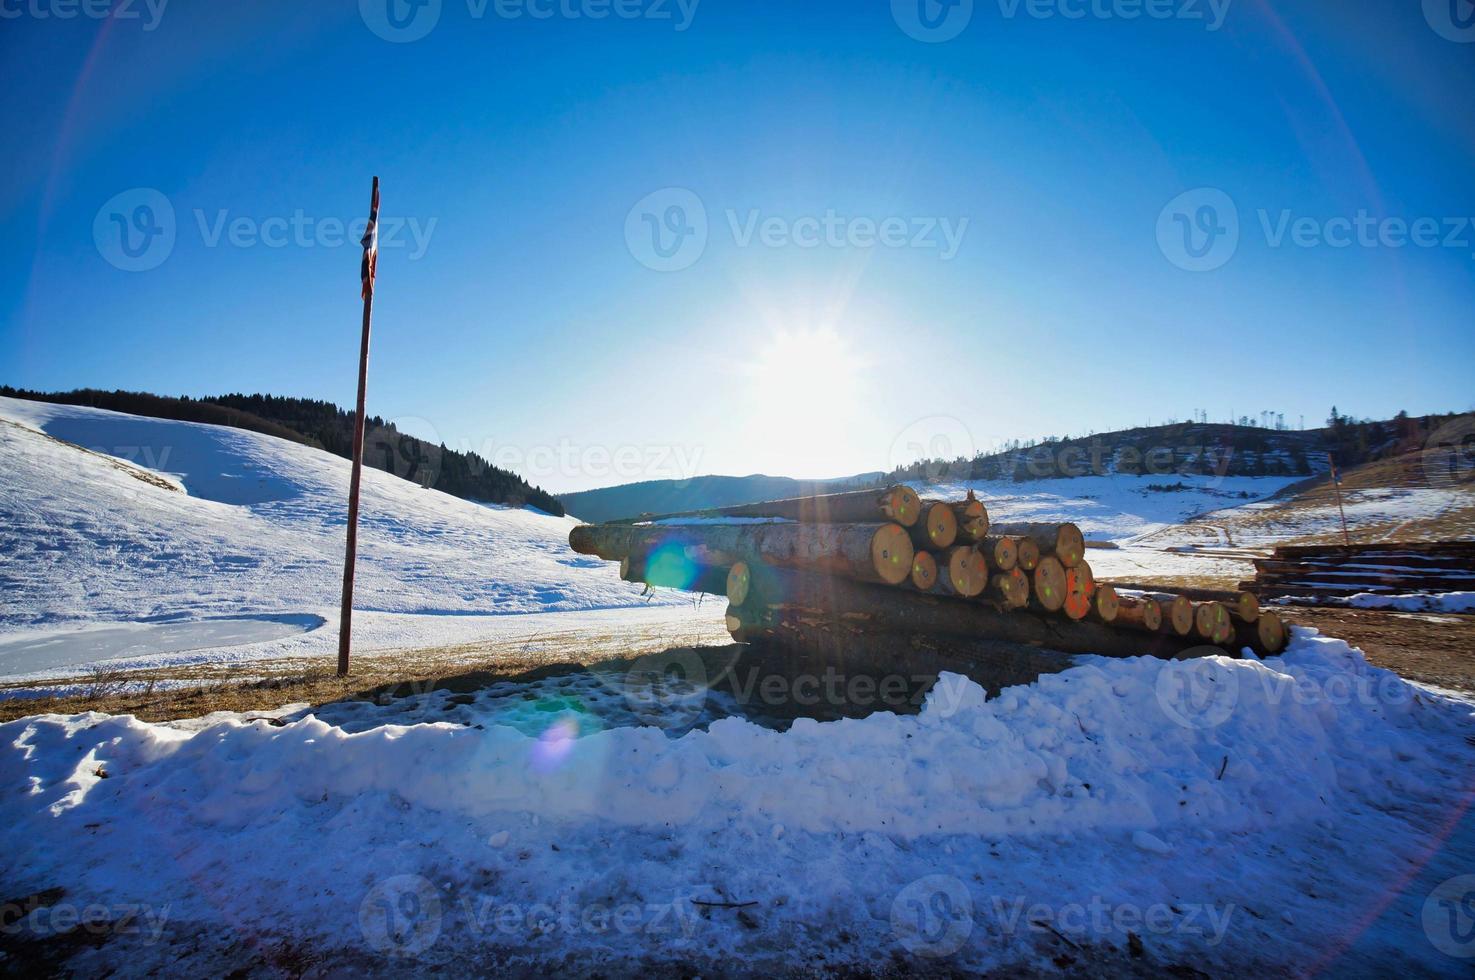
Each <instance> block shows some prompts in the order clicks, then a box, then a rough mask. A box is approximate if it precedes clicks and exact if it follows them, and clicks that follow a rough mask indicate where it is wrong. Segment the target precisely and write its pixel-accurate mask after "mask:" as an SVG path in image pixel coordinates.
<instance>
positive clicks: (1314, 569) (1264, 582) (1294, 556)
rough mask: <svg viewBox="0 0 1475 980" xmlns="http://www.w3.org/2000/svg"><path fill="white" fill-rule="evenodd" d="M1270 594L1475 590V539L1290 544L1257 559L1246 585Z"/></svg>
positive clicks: (1315, 596) (1322, 596)
mask: <svg viewBox="0 0 1475 980" xmlns="http://www.w3.org/2000/svg"><path fill="white" fill-rule="evenodd" d="M1240 588H1242V589H1254V590H1255V591H1256V592H1257V593H1259V594H1260V595H1263V596H1266V597H1280V596H1307V597H1310V598H1313V599H1337V598H1344V597H1346V596H1350V595H1356V594H1357V593H1359V592H1372V593H1376V594H1380V595H1400V594H1404V593H1414V592H1424V593H1428V592H1462V591H1470V590H1475V541H1412V542H1393V543H1382V544H1355V545H1352V546H1350V547H1348V546H1346V545H1284V546H1282V547H1279V548H1276V549H1275V551H1274V552H1273V553H1272V554H1271V556H1270V557H1269V558H1260V559H1256V561H1255V578H1254V579H1253V580H1252V581H1249V582H1243V583H1241V584H1240Z"/></svg>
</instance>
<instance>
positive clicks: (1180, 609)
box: [1160, 595, 1193, 636]
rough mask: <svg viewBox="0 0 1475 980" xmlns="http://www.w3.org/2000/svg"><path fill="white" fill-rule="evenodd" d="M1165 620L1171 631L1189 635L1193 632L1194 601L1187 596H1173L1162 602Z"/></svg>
mask: <svg viewBox="0 0 1475 980" xmlns="http://www.w3.org/2000/svg"><path fill="white" fill-rule="evenodd" d="M1160 608H1161V609H1162V614H1163V615H1162V618H1163V622H1164V623H1166V624H1167V628H1168V630H1169V631H1170V632H1172V633H1174V634H1176V635H1178V636H1187V635H1188V634H1189V633H1192V632H1193V603H1192V602H1190V601H1189V600H1188V598H1187V597H1186V596H1181V595H1177V596H1173V598H1171V599H1165V600H1163V601H1162V603H1161V604H1160Z"/></svg>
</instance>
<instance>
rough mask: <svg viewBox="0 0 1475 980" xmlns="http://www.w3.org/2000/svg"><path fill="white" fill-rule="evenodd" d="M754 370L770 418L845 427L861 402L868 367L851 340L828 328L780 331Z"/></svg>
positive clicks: (760, 400) (760, 401)
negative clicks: (853, 348) (864, 367)
mask: <svg viewBox="0 0 1475 980" xmlns="http://www.w3.org/2000/svg"><path fill="white" fill-rule="evenodd" d="M749 371H750V373H751V378H750V381H751V382H752V390H753V391H754V392H755V393H756V394H757V396H758V407H759V409H760V411H761V413H762V414H764V415H768V414H770V413H772V414H773V415H774V416H775V417H787V418H789V419H791V420H792V421H796V422H798V421H803V422H806V423H808V424H811V425H814V424H827V423H828V424H834V423H843V422H844V421H845V420H847V419H848V418H850V416H851V415H852V414H853V413H854V411H855V409H856V407H857V405H858V403H859V398H860V383H861V374H862V365H861V363H860V361H859V359H857V358H856V356H855V355H854V354H853V353H852V352H851V350H850V346H849V344H848V343H847V342H846V340H845V338H843V337H841V336H840V335H839V334H838V333H836V332H835V331H834V330H831V329H828V328H826V329H820V330H799V331H787V330H781V331H779V332H777V333H775V334H774V335H773V337H772V338H771V339H770V340H769V342H768V343H767V344H766V345H764V346H763V347H762V348H760V349H759V352H758V359H757V361H756V363H754V364H752V365H750V366H749Z"/></svg>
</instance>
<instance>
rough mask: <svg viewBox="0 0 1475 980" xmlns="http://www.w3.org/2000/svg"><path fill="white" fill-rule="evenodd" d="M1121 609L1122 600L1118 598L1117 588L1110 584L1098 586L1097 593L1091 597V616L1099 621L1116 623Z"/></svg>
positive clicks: (1109, 623) (1110, 623)
mask: <svg viewBox="0 0 1475 980" xmlns="http://www.w3.org/2000/svg"><path fill="white" fill-rule="evenodd" d="M1121 611H1122V607H1121V600H1120V599H1119V598H1117V594H1116V589H1114V588H1112V587H1111V586H1109V585H1098V586H1096V594H1095V595H1094V596H1092V598H1091V618H1092V619H1094V620H1096V621H1097V622H1098V623H1106V624H1108V625H1114V624H1115V623H1116V620H1117V616H1119V615H1120V614H1121Z"/></svg>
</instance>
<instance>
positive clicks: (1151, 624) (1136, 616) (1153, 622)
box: [1101, 585, 1163, 633]
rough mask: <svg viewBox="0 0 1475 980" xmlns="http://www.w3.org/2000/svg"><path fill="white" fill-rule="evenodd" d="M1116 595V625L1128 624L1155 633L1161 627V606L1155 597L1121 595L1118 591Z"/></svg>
mask: <svg viewBox="0 0 1475 980" xmlns="http://www.w3.org/2000/svg"><path fill="white" fill-rule="evenodd" d="M1101 588H1102V589H1105V588H1106V586H1104V585H1103V586H1102V587H1101ZM1113 591H1115V590H1114V589H1113ZM1116 597H1117V614H1116V619H1115V620H1114V621H1113V622H1114V623H1115V624H1116V625H1117V626H1129V627H1131V628H1132V629H1139V630H1145V631H1146V632H1148V633H1156V632H1158V631H1159V630H1161V629H1162V627H1163V607H1162V606H1160V605H1158V602H1157V600H1156V599H1149V598H1147V597H1146V596H1140V595H1123V594H1122V593H1120V592H1117V593H1116Z"/></svg>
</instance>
